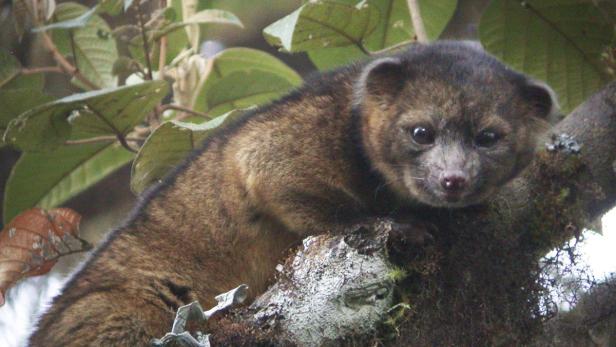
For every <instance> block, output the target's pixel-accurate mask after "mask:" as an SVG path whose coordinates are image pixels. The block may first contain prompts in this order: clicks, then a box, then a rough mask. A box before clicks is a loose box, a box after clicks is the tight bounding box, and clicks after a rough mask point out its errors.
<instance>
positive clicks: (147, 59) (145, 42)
mask: <svg viewBox="0 0 616 347" xmlns="http://www.w3.org/2000/svg"><path fill="white" fill-rule="evenodd" d="M135 8H136V9H137V20H138V21H139V32H140V33H141V40H142V41H143V53H144V54H145V64H146V67H147V69H148V73H147V75H146V79H147V80H153V79H154V77H153V76H152V61H151V57H150V43H149V42H148V38H147V35H146V29H145V24H144V23H143V11H141V2H138V3H137V4H136V6H135Z"/></svg>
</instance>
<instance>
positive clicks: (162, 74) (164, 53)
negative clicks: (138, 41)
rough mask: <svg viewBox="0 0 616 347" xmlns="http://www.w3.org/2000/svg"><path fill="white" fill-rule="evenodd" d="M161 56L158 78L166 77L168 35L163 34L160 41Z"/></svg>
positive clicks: (159, 58)
mask: <svg viewBox="0 0 616 347" xmlns="http://www.w3.org/2000/svg"><path fill="white" fill-rule="evenodd" d="M158 45H159V49H158V50H159V51H160V56H159V57H158V78H159V79H161V80H162V79H164V78H165V62H166V60H167V36H163V37H161V38H160V41H159V44H158Z"/></svg>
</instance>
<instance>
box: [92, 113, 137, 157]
mask: <svg viewBox="0 0 616 347" xmlns="http://www.w3.org/2000/svg"><path fill="white" fill-rule="evenodd" d="M87 106H88V110H90V111H92V113H93V114H94V115H95V116H96V117H97V118H98V119H100V121H101V122H103V123H105V125H107V126H108V127H109V128H110V129H111V130H112V131H113V132H114V133H115V134H116V138H117V139H118V141H120V144H121V145H122V147H124V148H126V150H127V151H129V152H133V153H137V150H136V149H134V148H132V147H131V146H130V145H129V144H128V142H126V136H125V135H124V134H123V133H122V132H121V131H120V130H119V129H118V128H116V127H115V125H113V123H111V122H110V121H109V120H107V118H105V116H103V115H102V114H101V113H100V112H99V111H98V110H96V109H95V108H93V107H90V105H87Z"/></svg>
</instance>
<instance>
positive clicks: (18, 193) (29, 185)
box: [3, 143, 133, 223]
mask: <svg viewBox="0 0 616 347" xmlns="http://www.w3.org/2000/svg"><path fill="white" fill-rule="evenodd" d="M132 157H133V154H132V153H130V152H128V151H127V150H125V149H124V148H122V147H120V146H119V145H118V144H117V143H97V144H83V145H78V146H62V147H59V148H58V149H56V150H55V151H53V152H46V153H28V152H26V153H23V154H22V155H21V157H20V158H19V160H18V161H17V163H16V164H15V166H14V167H13V171H12V172H11V176H10V177H9V179H8V181H7V184H6V192H5V195H4V204H3V205H4V213H3V216H4V223H7V222H8V221H10V220H11V219H12V218H13V217H15V216H16V215H17V214H19V213H20V212H21V211H23V210H26V209H28V208H30V207H33V206H39V207H42V208H50V207H54V206H58V205H59V204H61V203H63V202H64V201H66V200H68V199H69V198H71V197H72V196H74V195H76V194H77V193H79V192H81V191H83V190H84V189H86V188H88V187H90V186H91V185H93V184H95V183H96V182H98V181H100V180H101V179H103V178H104V177H105V176H107V175H108V174H110V173H111V172H113V171H115V170H116V169H118V168H119V167H121V166H122V165H124V164H126V163H127V162H129V161H130V160H131V159H132Z"/></svg>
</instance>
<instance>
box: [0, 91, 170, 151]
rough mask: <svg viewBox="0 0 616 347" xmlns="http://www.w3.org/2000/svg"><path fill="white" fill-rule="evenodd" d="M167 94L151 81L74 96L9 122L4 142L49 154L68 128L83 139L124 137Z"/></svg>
mask: <svg viewBox="0 0 616 347" xmlns="http://www.w3.org/2000/svg"><path fill="white" fill-rule="evenodd" d="M167 91H168V87H167V83H166V82H165V81H151V82H145V83H142V84H137V85H132V86H124V87H118V88H111V89H103V90H97V91H92V92H87V93H81V94H74V95H71V96H68V97H65V98H62V99H59V100H56V101H54V102H50V103H47V104H44V105H41V106H39V107H36V108H34V109H31V110H29V111H27V112H25V113H23V114H22V115H20V116H19V117H18V118H16V119H14V120H12V121H11V122H10V123H9V126H8V129H7V131H6V133H5V135H4V140H5V141H6V142H7V143H11V144H14V145H16V146H18V147H19V148H21V149H22V150H25V151H43V150H47V151H49V150H53V149H55V148H57V147H58V146H60V145H61V144H62V143H64V141H66V140H67V139H68V138H69V136H70V135H71V130H72V129H71V126H74V127H78V128H79V129H80V131H81V132H83V133H84V135H83V137H86V136H89V137H93V136H100V135H114V134H117V133H121V134H124V135H125V134H127V133H128V132H130V131H131V130H132V129H133V128H134V127H135V125H137V124H139V123H140V122H141V121H142V120H143V118H144V117H145V116H146V115H147V114H148V113H149V112H150V111H152V109H153V108H154V107H155V106H156V105H158V104H159V103H160V101H161V100H162V98H163V97H164V96H165V95H167ZM69 116H70V117H69Z"/></svg>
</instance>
